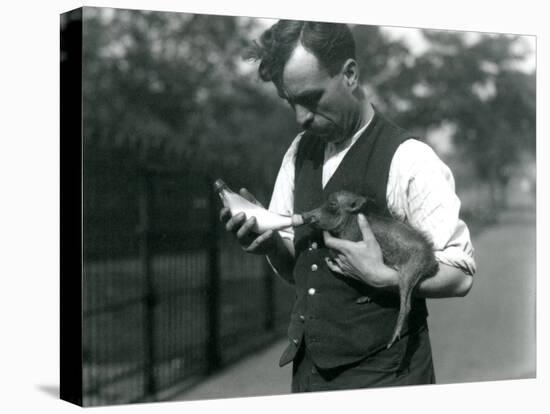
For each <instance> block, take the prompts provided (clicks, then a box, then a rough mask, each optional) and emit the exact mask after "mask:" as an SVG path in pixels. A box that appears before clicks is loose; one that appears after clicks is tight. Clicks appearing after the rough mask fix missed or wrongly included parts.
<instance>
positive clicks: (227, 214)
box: [220, 207, 231, 224]
mask: <svg viewBox="0 0 550 414" xmlns="http://www.w3.org/2000/svg"><path fill="white" fill-rule="evenodd" d="M229 219H231V211H230V210H229V209H228V208H227V207H222V209H221V210H220V221H221V222H222V223H224V224H225V223H227V222H228V221H229Z"/></svg>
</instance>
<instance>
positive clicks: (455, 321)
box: [174, 214, 535, 400]
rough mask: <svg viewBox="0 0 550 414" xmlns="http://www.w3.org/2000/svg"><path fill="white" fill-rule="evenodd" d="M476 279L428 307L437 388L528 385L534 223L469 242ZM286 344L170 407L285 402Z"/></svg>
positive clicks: (524, 221) (526, 219) (521, 221)
mask: <svg viewBox="0 0 550 414" xmlns="http://www.w3.org/2000/svg"><path fill="white" fill-rule="evenodd" d="M474 247H475V249H476V262H477V274H476V275H475V278H476V279H475V283H474V287H473V289H472V291H471V292H470V293H469V294H468V295H467V296H466V297H464V298H453V299H438V300H430V301H429V302H428V308H429V312H430V317H429V325H430V334H431V338H432V346H433V355H434V364H435V370H436V377H437V382H438V383H453V382H472V381H486V380H495V379H512V378H530V377H533V376H534V373H535V222H534V218H533V216H532V215H531V214H527V215H523V216H518V215H517V214H516V215H512V216H507V217H504V219H503V222H502V224H501V225H499V226H497V227H494V228H491V229H488V230H486V231H485V232H484V233H482V234H481V235H480V236H479V237H477V238H476V239H475V240H474ZM285 343H286V340H281V341H280V342H278V343H276V344H275V345H273V346H271V347H269V348H267V349H265V350H264V351H262V352H260V353H257V354H255V355H252V356H250V357H249V358H247V359H244V360H242V361H241V362H239V363H237V364H235V365H232V366H231V367H229V368H228V369H227V370H225V371H223V372H221V373H219V374H217V375H215V376H213V377H211V378H209V379H208V380H206V381H205V382H203V383H201V384H200V385H198V386H196V387H194V388H193V389H191V390H189V391H187V392H185V393H182V394H180V395H178V396H177V397H176V398H174V400H195V399H206V398H224V397H245V396H258V395H277V394H286V393H288V392H289V388H290V376H291V365H287V366H286V367H284V368H279V367H278V364H277V362H278V360H279V356H280V355H281V353H282V351H283V349H284V346H285Z"/></svg>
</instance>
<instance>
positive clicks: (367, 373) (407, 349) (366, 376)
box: [292, 328, 435, 392]
mask: <svg viewBox="0 0 550 414" xmlns="http://www.w3.org/2000/svg"><path fill="white" fill-rule="evenodd" d="M304 342H305V341H302V344H301V346H300V349H299V351H298V354H297V355H296V357H295V358H294V362H293V369H292V392H311V391H329V390H346V389H358V388H373V387H392V386H397V385H420V384H435V373H434V368H433V362H432V349H431V346H430V337H429V332H428V329H427V328H423V329H421V330H420V331H419V332H416V333H414V334H410V335H407V336H405V337H403V338H401V339H400V340H399V341H398V342H396V343H394V344H393V345H392V347H391V348H389V349H383V350H381V351H379V352H377V353H375V354H373V355H369V356H368V357H366V358H364V359H362V360H360V361H358V362H354V363H353V364H349V365H344V366H340V367H336V368H331V369H325V370H322V369H319V368H317V367H316V366H315V364H314V363H313V361H312V359H311V355H310V353H309V351H308V349H307V346H305V344H304Z"/></svg>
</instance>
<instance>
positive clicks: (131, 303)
mask: <svg viewBox="0 0 550 414" xmlns="http://www.w3.org/2000/svg"><path fill="white" fill-rule="evenodd" d="M274 22H275V21H274V20H267V19H255V18H248V17H231V16H208V15H197V14H185V13H166V12H153V11H135V10H132V11H130V10H120V9H109V8H89V7H86V8H84V12H83V39H84V40H83V49H84V52H83V86H84V91H83V107H84V112H83V137H84V153H83V161H84V181H83V184H84V194H83V202H84V280H83V288H84V289H83V301H84V316H83V317H84V332H83V334H84V349H83V356H84V367H83V371H84V378H83V381H84V382H83V383H84V395H85V398H84V404H85V405H104V404H119V403H129V402H143V401H158V400H167V399H186V398H194V397H193V396H192V395H191V394H188V393H187V394H186V390H192V389H197V387H200V384H205V383H206V382H207V381H208V380H209V379H212V378H215V377H216V376H217V375H219V374H220V373H222V372H227V370H228V369H230V368H231V367H236V366H238V364H239V361H241V362H242V361H243V358H245V357H250V356H251V355H258V352H260V355H264V354H261V352H265V351H266V350H269V349H272V348H269V347H270V346H271V347H272V346H273V344H275V345H277V344H280V343H282V342H281V341H283V343H284V337H285V330H286V325H287V323H288V316H289V313H290V307H291V304H292V301H293V299H294V293H293V290H292V288H290V287H288V286H287V285H285V284H284V283H283V282H282V281H280V280H279V279H278V278H277V277H276V276H274V275H273V273H272V271H271V270H270V269H269V267H268V266H267V264H266V262H265V260H264V259H263V258H261V257H255V256H251V255H246V254H244V253H243V252H242V251H241V250H240V248H239V247H238V246H237V244H236V243H235V242H234V241H233V240H232V239H230V238H228V237H227V235H226V234H225V232H224V231H223V229H220V226H219V223H218V219H217V215H218V211H219V208H220V203H219V201H218V200H217V199H215V195H214V194H213V191H212V183H213V181H214V179H216V178H218V177H221V178H223V179H224V180H225V181H226V182H227V183H228V184H229V186H230V187H233V188H234V189H238V188H240V187H247V188H248V189H250V191H252V192H253V193H254V194H255V195H256V197H257V198H258V199H259V200H260V201H262V202H263V203H264V204H267V203H268V202H269V197H270V193H271V190H272V187H273V184H274V181H275V176H276V174H277V171H278V168H279V165H280V162H281V159H282V156H283V154H284V152H285V151H286V149H287V147H288V145H289V144H290V142H291V141H292V139H293V138H294V136H295V135H296V133H297V132H298V129H297V127H296V125H295V121H294V116H293V114H292V112H291V110H290V109H289V108H288V106H287V105H285V104H284V103H283V102H281V101H280V100H279V98H278V97H277V94H276V91H275V89H274V87H273V86H272V85H271V84H264V83H263V82H261V81H260V80H259V79H258V76H257V73H256V69H257V65H256V64H255V63H253V62H248V61H245V60H243V59H242V58H241V56H242V53H243V51H244V49H245V48H246V47H247V46H248V45H249V44H250V42H251V41H252V40H253V39H257V38H258V37H259V35H260V34H261V32H262V31H263V30H264V29H265V28H267V27H268V26H269V25H270V24H273V23H274ZM61 23H62V29H63V28H66V27H67V26H68V25H70V24H71V16H70V15H69V14H68V15H64V16H63V17H62V21H61ZM351 27H352V30H353V32H354V35H355V38H356V42H357V59H358V61H359V65H360V68H361V78H362V82H363V84H364V86H365V87H366V89H367V92H368V93H369V94H370V96H371V97H372V98H373V100H374V102H375V103H376V104H377V105H378V107H379V108H380V109H381V110H382V111H383V112H385V113H386V114H387V115H389V116H390V117H392V118H393V119H394V120H395V121H396V122H397V123H398V124H400V125H402V126H404V127H405V128H407V129H408V130H410V131H412V132H414V133H415V134H416V135H417V136H419V137H424V138H425V139H426V141H427V142H428V143H429V144H430V145H432V147H433V148H434V149H435V150H436V152H437V153H438V154H439V156H440V157H441V158H442V159H443V160H444V161H445V162H446V163H447V164H448V165H449V166H450V167H451V169H452V171H453V173H454V177H455V181H456V189H457V193H458V194H459V197H460V198H461V201H462V209H461V216H462V217H463V219H464V220H465V221H466V222H467V224H468V225H469V227H470V230H471V233H472V234H473V243H474V246H475V248H476V260H477V264H478V274H477V275H476V283H475V284H474V288H473V290H472V292H471V293H470V294H469V295H468V296H467V297H466V298H459V299H446V300H439V301H437V300H434V301H430V302H429V303H428V306H429V309H430V314H431V322H430V327H431V331H432V340H433V348H434V359H435V363H436V374H438V382H461V381H475V380H491V379H507V378H527V377H532V376H534V375H535V368H534V367H535V349H534V346H535V345H534V335H535V332H534V323H535V321H534V306H535V304H534V291H535V270H534V269H535V266H534V263H535V194H536V176H535V171H536V168H535V158H536V156H535V154H536V153H535V150H536V148H535V147H536V139H535V101H536V96H535V78H536V74H535V39H534V37H529V36H518V35H504V34H499V35H496V34H488V33H473V32H456V31H441V30H438V31H435V30H420V29H407V28H400V27H395V28H392V27H379V26H366V25H353V26H351ZM79 138H80V137H75V139H79ZM75 277H77V275H75ZM478 280H479V281H478ZM277 349H278V348H277ZM269 358H270V359H269V361H267V362H266V361H265V360H262V361H261V362H258V363H256V366H257V365H258V364H260V365H261V364H265V370H263V371H262V372H263V373H267V372H269V371H276V370H278V369H279V368H278V366H277V360H278V355H276V357H273V358H272V357H271V356H270V357H269ZM271 359H273V360H271ZM224 370H225V371H224ZM242 375H245V374H244V373H242ZM262 375H264V374H262ZM265 375H268V374H265ZM233 377H234V376H233ZM262 378H263V377H262ZM256 382H257V381H256ZM260 382H261V381H260ZM265 383H266V384H270V385H269V387H270V388H269V390H266V391H262V390H259V391H254V392H255V393H256V394H254V392H251V391H250V390H247V389H245V388H246V385H243V387H245V388H243V389H234V388H231V387H226V386H224V385H219V386H218V387H225V390H223V392H222V391H220V393H218V395H213V394H205V395H199V394H195V398H208V397H209V396H211V397H215V396H229V397H230V396H234V397H237V396H244V395H267V394H269V393H272V394H273V393H283V392H288V390H289V387H290V378H286V379H285V380H284V381H283V383H281V384H279V385H280V387H281V388H280V390H281V391H279V388H277V386H273V385H272V384H271V383H270V379H269V378H267V377H266V378H265ZM233 385H234V384H233ZM285 390H286V391H285Z"/></svg>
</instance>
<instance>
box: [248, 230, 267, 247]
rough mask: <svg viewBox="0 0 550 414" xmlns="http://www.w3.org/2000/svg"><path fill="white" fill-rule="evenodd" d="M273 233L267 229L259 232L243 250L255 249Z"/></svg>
mask: <svg viewBox="0 0 550 414" xmlns="http://www.w3.org/2000/svg"><path fill="white" fill-rule="evenodd" d="M272 234H273V230H268V231H266V232H264V233H262V234H260V235H259V236H258V237H256V238H255V239H254V240H253V241H252V243H250V245H249V246H248V247H247V248H245V249H244V250H245V251H247V252H253V251H254V250H256V249H257V248H258V247H259V246H260V245H261V244H262V243H263V242H265V241H266V240H268V239H269V238H270V237H271V236H272Z"/></svg>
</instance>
